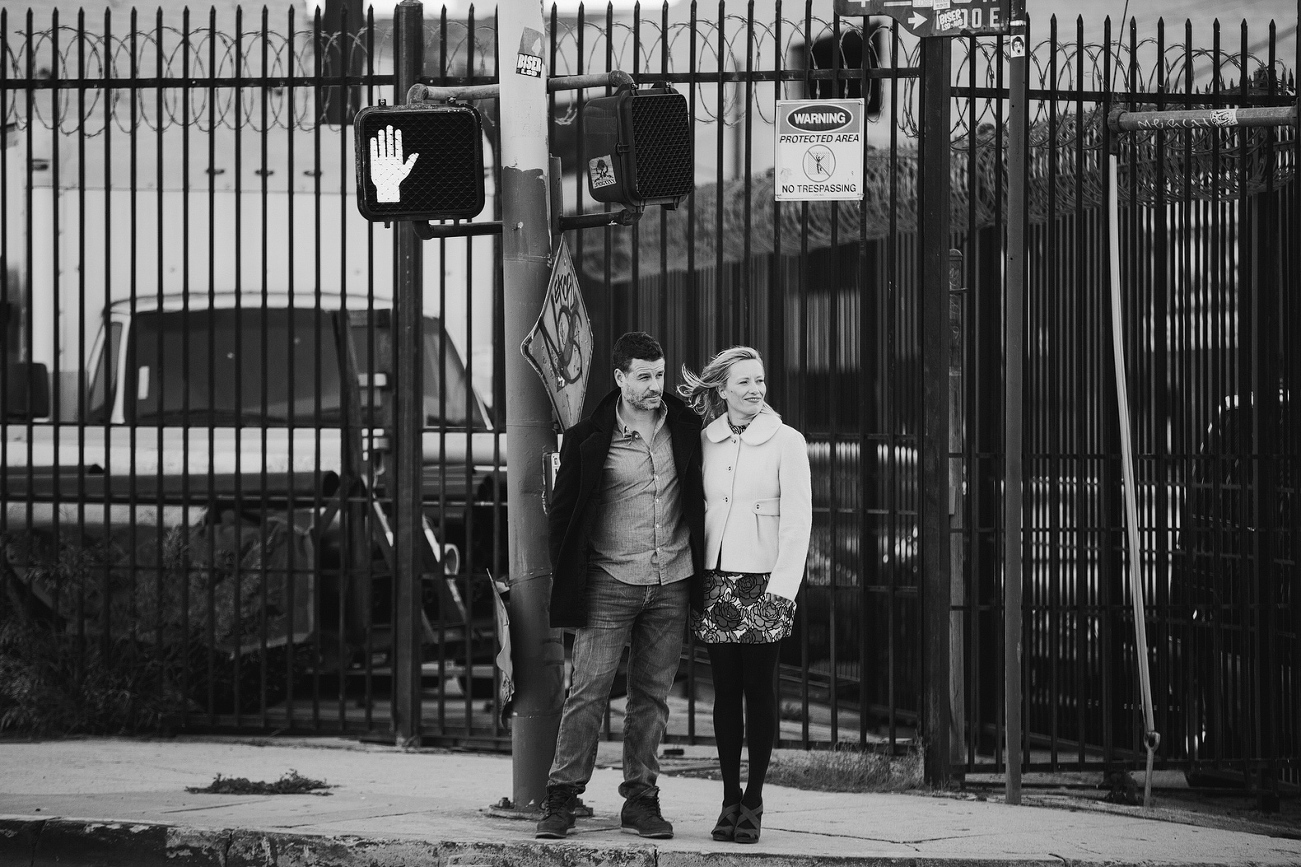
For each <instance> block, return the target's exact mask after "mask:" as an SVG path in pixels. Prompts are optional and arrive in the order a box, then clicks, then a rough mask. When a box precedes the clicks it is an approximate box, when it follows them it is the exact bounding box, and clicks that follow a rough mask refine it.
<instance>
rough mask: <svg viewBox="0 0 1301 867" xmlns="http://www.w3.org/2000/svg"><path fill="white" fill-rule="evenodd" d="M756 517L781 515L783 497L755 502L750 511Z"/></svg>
mask: <svg viewBox="0 0 1301 867" xmlns="http://www.w3.org/2000/svg"><path fill="white" fill-rule="evenodd" d="M750 511H752V512H754V513H755V514H756V515H780V514H781V513H782V509H781V497H768V498H766V499H763V500H755V501H754V506H753V507H752V508H751V509H750Z"/></svg>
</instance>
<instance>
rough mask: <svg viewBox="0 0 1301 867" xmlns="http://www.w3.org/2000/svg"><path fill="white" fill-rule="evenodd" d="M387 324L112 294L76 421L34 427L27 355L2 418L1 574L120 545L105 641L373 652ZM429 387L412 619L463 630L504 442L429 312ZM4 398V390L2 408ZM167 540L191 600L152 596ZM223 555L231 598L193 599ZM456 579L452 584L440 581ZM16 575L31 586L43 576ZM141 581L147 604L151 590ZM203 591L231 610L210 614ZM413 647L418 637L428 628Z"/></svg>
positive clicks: (305, 309)
mask: <svg viewBox="0 0 1301 867" xmlns="http://www.w3.org/2000/svg"><path fill="white" fill-rule="evenodd" d="M341 323H346V328H345V327H341ZM390 333H391V310H390V308H389V305H388V304H387V303H385V302H371V303H369V304H367V303H365V302H357V301H356V299H353V298H347V299H346V301H345V298H344V297H342V296H339V295H333V296H317V295H315V294H306V295H304V294H294V295H290V294H278V293H269V294H268V293H262V292H257V293H216V294H210V295H200V296H195V295H189V296H186V295H181V294H169V295H159V296H150V297H147V298H145V297H137V298H132V299H127V300H120V301H116V302H114V303H111V304H110V305H109V306H108V307H107V308H106V309H105V311H104V315H103V325H102V328H101V331H100V334H99V335H98V337H97V339H96V340H95V342H94V344H93V346H92V348H91V351H90V355H89V364H88V365H87V367H86V371H87V374H86V377H85V390H84V396H83V397H82V398H81V408H82V412H81V413H80V416H81V417H80V418H79V419H78V420H77V421H75V422H67V421H64V422H54V421H50V420H48V419H46V420H42V419H39V418H35V417H34V416H35V414H36V413H38V412H43V411H45V408H44V406H42V404H43V403H45V401H42V400H41V399H40V395H39V394H38V392H39V391H40V387H39V386H40V383H41V378H42V371H41V370H40V369H39V367H40V366H39V365H34V366H32V367H34V368H36V376H35V377H34V378H33V379H34V381H35V383H36V384H37V385H36V387H35V388H34V389H33V394H32V395H22V397H23V398H24V399H23V400H21V401H19V400H17V399H15V400H14V401H11V404H10V407H9V409H8V411H7V413H6V418H5V419H4V420H3V428H4V442H3V465H4V470H3V476H2V480H3V486H4V487H3V491H2V492H0V494H2V496H0V499H2V500H3V506H4V525H3V527H2V528H0V529H3V530H4V531H5V533H4V536H5V551H4V553H5V560H6V561H7V565H8V566H9V568H10V570H11V572H13V573H15V574H17V575H19V576H20V577H21V576H28V577H29V578H30V577H31V576H38V575H49V574H51V571H52V570H49V569H42V568H41V565H40V562H39V560H40V556H41V555H40V553H39V552H41V551H42V550H44V551H45V552H47V555H48V553H49V552H50V551H52V550H55V549H58V548H60V547H64V546H67V545H68V544H69V543H70V542H72V541H74V540H75V541H76V543H77V544H83V543H84V540H87V539H94V540H101V541H102V540H105V539H107V540H109V545H108V546H107V550H110V551H113V552H116V553H115V554H106V555H105V556H108V557H110V559H113V558H115V559H113V564H112V565H111V566H110V567H106V569H107V571H109V572H117V571H120V572H126V571H131V572H133V573H135V577H134V578H133V579H131V580H130V581H129V582H126V584H125V585H124V586H129V588H130V592H129V593H128V594H126V595H129V596H130V602H129V605H128V603H127V602H125V601H122V600H116V599H115V600H112V601H111V602H110V603H109V604H108V608H109V609H110V610H109V611H104V612H102V613H100V615H99V616H100V617H101V618H102V619H105V623H107V622H108V620H110V619H111V620H114V621H118V622H116V623H114V625H113V626H112V628H113V629H114V630H115V631H117V632H118V634H121V633H122V631H124V630H126V629H134V630H137V634H141V633H143V632H147V631H148V630H149V629H150V628H151V627H152V626H153V624H155V623H157V624H159V625H161V626H162V627H163V628H167V627H169V626H171V627H176V628H180V627H181V626H182V625H183V624H186V623H188V624H190V625H191V626H192V625H194V624H197V623H204V624H209V618H212V619H214V620H215V621H216V622H217V626H216V627H214V628H210V629H209V632H210V633H211V637H213V638H215V643H216V644H217V645H218V646H220V647H222V648H224V649H226V650H228V651H233V650H234V648H235V647H239V648H240V649H241V650H243V651H250V650H252V649H254V648H263V649H265V648H266V647H269V646H275V645H281V644H286V643H290V644H292V643H299V642H304V641H307V640H308V639H310V638H312V637H313V636H314V635H315V634H316V633H317V631H318V630H320V631H323V632H325V633H326V634H328V635H330V636H331V638H334V637H336V636H337V635H338V632H339V630H338V629H337V628H335V627H334V624H337V623H341V622H342V623H343V629H342V631H343V632H344V633H346V635H345V638H346V641H345V646H348V647H352V648H357V647H359V646H360V645H361V644H362V643H364V644H365V646H366V647H367V648H369V649H371V651H372V658H373V651H374V649H375V648H376V647H381V648H382V646H383V645H384V643H385V641H386V640H387V639H386V637H385V636H386V634H387V625H386V619H387V618H388V611H389V608H390V605H389V604H388V602H387V589H386V586H387V585H386V582H387V580H388V576H389V575H390V574H391V569H390V568H389V567H388V566H387V565H386V563H385V557H384V543H385V541H386V540H387V541H389V542H391V531H390V529H389V527H388V525H387V523H386V507H385V502H386V498H388V497H390V496H391V493H392V492H391V490H389V488H388V486H387V484H386V479H387V476H386V473H387V468H388V459H387V451H386V449H387V446H388V443H389V430H388V425H389V424H390V419H389V418H388V415H389V408H388V405H389V403H390V400H391V395H392V386H393V377H392V376H391V375H390V374H389V372H388V371H389V367H390V363H391V359H392V342H391V339H390ZM345 334H346V339H344V335H345ZM349 355H351V358H349V357H348V356H349ZM14 369H17V367H16V366H15V368H14ZM350 372H351V374H352V375H353V376H355V377H356V382H357V387H356V388H355V389H350V388H349V387H348V384H349V373H350ZM10 373H13V370H11V371H10ZM423 378H424V406H425V414H426V418H425V421H426V430H425V432H424V434H423V449H424V458H425V468H424V477H423V481H424V486H423V490H424V503H425V514H426V518H427V526H426V528H425V530H426V532H425V534H424V535H425V537H426V538H427V539H428V540H429V541H430V545H429V548H430V551H429V552H428V553H429V562H428V564H427V569H426V571H427V573H429V574H427V576H426V578H427V579H428V580H429V581H430V582H431V586H430V588H429V589H428V590H427V594H426V595H427V606H426V607H427V612H426V613H427V617H428V618H429V620H430V621H431V623H432V624H433V625H437V623H438V622H439V621H440V620H441V621H442V622H444V623H449V622H450V623H456V622H458V621H459V622H460V623H461V624H462V625H468V624H469V622H470V621H471V620H472V619H474V618H475V617H477V616H478V615H480V614H484V613H486V615H487V617H488V618H491V610H492V608H491V604H492V603H491V596H490V595H489V594H490V588H487V587H486V586H483V588H482V589H479V590H476V589H474V588H479V587H481V586H482V585H484V584H485V582H486V574H487V570H489V569H493V570H494V571H504V564H505V558H504V557H502V556H501V553H500V552H502V551H503V550H504V548H505V544H506V534H505V512H504V504H503V500H504V497H505V478H504V467H505V437H504V435H503V434H501V433H498V432H496V431H494V430H493V427H492V420H491V415H490V413H489V411H488V408H487V407H486V405H485V403H484V401H483V400H482V399H481V397H480V395H479V394H478V393H477V392H476V390H475V388H474V386H473V384H472V382H471V380H470V377H469V375H468V372H467V370H466V366H465V364H464V363H463V361H462V359H461V356H460V354H459V352H458V351H457V349H456V347H455V346H454V344H453V343H452V341H451V340H450V339H449V338H448V336H447V333H446V331H445V330H444V328H443V326H442V323H441V322H440V320H439V319H437V318H433V317H427V318H426V320H425V325H424V368H423ZM11 379H12V377H11ZM28 384H30V381H27V382H24V386H25V385H28ZM20 390H22V389H19V388H18V386H14V387H12V388H11V389H10V391H11V392H13V393H14V397H15V398H17V397H19V396H20V395H19V394H18V392H19V391H20ZM28 397H30V398H31V399H30V400H29V399H27V398H28ZM24 407H25V408H26V409H25V410H24ZM350 407H351V409H350ZM350 413H351V415H352V416H353V417H352V418H350V417H349V415H350ZM348 514H352V515H353V516H354V517H355V518H356V520H357V521H359V522H361V523H364V524H365V525H366V526H367V527H368V528H369V529H368V530H366V531H365V533H364V535H363V536H362V537H361V538H362V539H364V540H367V543H368V554H365V555H362V556H358V555H357V553H356V551H355V547H356V546H354V551H353V552H351V553H349V552H348V551H347V550H345V549H346V548H347V543H346V541H345V539H346V537H347V532H348V531H347V528H346V526H345V525H346V524H347V521H346V518H345V516H346V515H348ZM355 538H356V537H354V541H355ZM178 540H179V541H178ZM178 544H180V545H181V546H182V547H183V548H184V550H185V554H186V567H185V569H184V570H182V571H188V572H190V573H192V577H191V582H190V583H191V584H193V585H194V592H192V593H188V594H187V593H178V592H177V591H176V590H175V589H174V588H170V587H169V586H163V585H166V584H168V583H169V582H172V580H173V578H174V573H175V571H176V570H175V569H174V568H171V567H174V566H175V563H174V562H172V561H169V559H168V558H169V556H171V555H173V554H174V552H175V550H176V546H177V545H178ZM494 557H496V558H497V565H494ZM223 558H224V559H223ZM295 558H297V559H296V560H295ZM174 559H175V558H174V557H173V560H174ZM440 561H441V562H440ZM233 562H240V563H244V564H245V574H244V576H242V577H240V576H236V577H235V578H234V580H235V581H236V582H237V583H239V582H242V584H241V589H240V590H239V591H238V592H233V591H232V592H231V593H227V594H223V593H220V592H218V593H216V594H209V593H207V592H205V589H206V584H210V583H212V581H213V580H215V579H214V578H213V574H214V573H215V572H222V574H223V576H225V577H230V576H229V575H227V574H226V573H228V572H231V571H232V569H230V568H225V567H222V565H221V564H223V563H224V564H226V565H227V566H229V565H230V564H231V563H233ZM169 564H170V565H169ZM249 564H252V565H249ZM467 567H468V569H467ZM169 568H170V569H171V571H169ZM223 569H224V571H223ZM54 571H57V570H54ZM233 571H234V572H239V571H240V570H239V568H238V567H235V568H234V569H233ZM196 573H197V574H196ZM458 573H460V574H462V575H463V580H462V581H460V583H459V586H460V588H462V589H458V582H457V581H448V580H447V578H446V576H448V575H452V576H455V575H457V574H458ZM153 574H157V575H159V576H161V577H160V578H159V580H158V581H156V582H155V581H152V580H151V576H152V575H153ZM169 576H170V577H169ZM363 578H369V580H363ZM92 580H94V579H92ZM123 580H125V579H123ZM205 582H206V583H205ZM26 583H27V585H28V586H29V587H33V588H34V589H36V590H38V591H39V590H40V589H41V588H40V586H39V584H40V582H39V581H32V580H28V581H27V582H26ZM179 583H185V582H179ZM155 584H156V585H159V589H158V590H157V592H153V591H151V590H150V589H149V588H150V586H151V585H155ZM363 584H364V585H365V586H362V585H363ZM434 585H437V586H434ZM114 586H116V585H114ZM465 588H470V593H469V596H470V598H469V599H466V598H465V597H466V593H465V592H462V590H463V589H465ZM150 593H153V596H151V595H150ZM59 595H60V593H59V589H58V588H57V587H46V588H45V592H44V596H45V599H46V602H47V603H49V604H50V605H52V606H53V607H54V608H56V609H60V612H59V613H60V614H61V615H62V616H64V617H68V618H71V617H73V613H72V609H71V607H70V606H71V603H70V602H68V601H67V600H68V599H70V598H71V597H72V595H74V594H70V593H63V594H62V595H63V597H64V600H65V601H64V602H63V603H62V604H60V603H58V602H57V601H55V600H57V597H58V596H59ZM213 595H215V597H216V599H217V600H218V601H217V602H216V604H217V605H218V606H222V605H226V602H223V601H222V600H228V601H229V602H231V603H233V605H234V608H235V609H236V610H235V611H234V612H233V613H232V612H230V611H226V610H224V609H223V610H221V611H217V612H215V613H214V612H213V611H212V610H211V606H212V604H213V600H212V598H211V596H213ZM186 596H188V597H189V599H188V601H186V602H182V601H180V600H181V599H183V598H184V597H186ZM92 597H94V598H97V596H96V594H92V596H91V597H84V598H92ZM195 597H199V598H195ZM236 597H238V600H239V601H235V600H236ZM476 597H483V598H482V599H480V598H476ZM484 600H486V603H485V601H484ZM92 601H93V598H92ZM119 603H120V604H121V606H126V607H130V606H135V607H134V608H131V613H132V614H133V615H134V616H132V617H130V619H131V620H132V621H134V623H126V622H121V621H120V620H119V613H118V612H117V610H116V609H117V608H118V607H119ZM82 604H83V606H84V602H83V603H82ZM449 605H450V606H451V607H448V606H449ZM151 606H152V607H151ZM205 606H207V607H205ZM142 609H143V610H142ZM470 609H473V610H470ZM125 610H126V608H125V607H124V608H123V611H124V612H125ZM82 614H83V616H84V610H83V612H82ZM91 614H92V615H95V614H96V612H93V611H92V612H91ZM120 616H121V617H122V618H126V617H127V614H126V613H123V614H121V615H120ZM90 619H91V620H92V621H93V620H94V619H95V617H94V616H92V617H91V618H90ZM209 625H211V624H209ZM105 628H108V627H107V626H106V627H105ZM426 635H427V637H429V638H431V639H432V638H433V635H434V632H433V629H432V627H431V628H428V629H427V630H426ZM146 637H147V636H146ZM325 643H326V644H329V643H330V640H326V642H325Z"/></svg>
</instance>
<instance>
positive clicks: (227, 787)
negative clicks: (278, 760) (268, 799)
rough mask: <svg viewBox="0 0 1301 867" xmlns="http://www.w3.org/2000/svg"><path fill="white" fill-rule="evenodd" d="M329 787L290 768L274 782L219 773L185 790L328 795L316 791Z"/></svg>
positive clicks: (222, 793)
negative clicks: (208, 781)
mask: <svg viewBox="0 0 1301 867" xmlns="http://www.w3.org/2000/svg"><path fill="white" fill-rule="evenodd" d="M328 788H330V784H329V783H327V782H325V781H324V780H313V779H312V778H311V777H304V776H301V775H300V774H299V773H298V771H295V770H290V771H289V773H287V774H285V775H284V776H282V777H281V778H280V779H278V780H276V781H275V782H274V783H263V782H254V781H252V780H249V779H247V778H246V777H223V776H222V775H221V774H217V778H216V779H215V780H213V781H212V782H211V783H209V784H208V785H206V786H202V787H199V786H186V787H185V791H187V792H193V793H194V794H204V795H328V794H330V793H329V792H318V791H316V790H317V789H328Z"/></svg>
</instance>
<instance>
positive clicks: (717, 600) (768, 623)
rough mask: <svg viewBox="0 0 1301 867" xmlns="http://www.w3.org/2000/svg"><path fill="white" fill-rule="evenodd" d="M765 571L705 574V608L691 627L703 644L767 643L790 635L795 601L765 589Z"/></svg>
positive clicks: (692, 614) (711, 571)
mask: <svg viewBox="0 0 1301 867" xmlns="http://www.w3.org/2000/svg"><path fill="white" fill-rule="evenodd" d="M767 588H768V574H767V573H766V572H724V571H721V570H710V571H708V572H706V573H705V610H704V611H703V612H700V613H697V612H695V611H693V612H691V628H692V630H693V631H694V632H695V634H696V638H697V639H699V640H700V641H703V642H704V643H706V644H729V643H730V644H769V643H771V642H773V641H781V640H782V639H783V638H785V637H786V636H788V635H790V634H791V625H792V624H793V623H794V620H795V603H794V602H793V601H792V600H790V599H786V598H784V597H781V596H776V595H774V594H772V593H768V592H767Z"/></svg>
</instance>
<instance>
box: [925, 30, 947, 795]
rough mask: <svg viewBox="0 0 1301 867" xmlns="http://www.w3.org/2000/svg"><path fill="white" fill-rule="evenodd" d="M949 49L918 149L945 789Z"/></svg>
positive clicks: (930, 555)
mask: <svg viewBox="0 0 1301 867" xmlns="http://www.w3.org/2000/svg"><path fill="white" fill-rule="evenodd" d="M950 66H951V61H950V45H949V40H948V38H947V37H927V38H924V39H922V78H923V81H924V82H925V85H924V86H925V92H924V94H923V97H922V116H923V124H924V125H923V128H922V139H921V143H920V146H919V154H920V157H921V165H920V167H919V174H920V177H921V204H920V207H919V208H918V210H919V215H920V218H921V220H922V224H921V227H920V230H919V238H918V240H919V246H920V247H921V251H920V252H921V260H920V263H919V265H920V269H921V281H920V287H919V288H920V302H921V303H920V308H921V315H920V316H919V317H918V320H917V325H918V326H919V328H920V332H921V333H920V337H919V340H920V345H921V349H922V384H921V390H920V395H921V403H922V412H921V415H922V422H923V423H922V428H921V431H922V434H921V436H920V442H919V444H918V445H919V449H918V469H919V470H920V476H919V478H920V483H921V492H920V493H921V497H920V501H919V507H920V511H921V514H920V516H919V517H920V521H919V524H920V530H921V538H920V540H919V546H918V547H919V549H920V552H921V570H922V600H923V603H922V608H923V618H922V624H923V625H922V634H923V636H924V643H925V657H924V659H925V661H924V662H923V672H924V688H923V696H924V700H923V714H922V730H923V731H924V732H925V733H926V747H925V751H926V755H925V765H926V780H927V782H928V783H930V784H931V785H943V784H945V783H947V782H948V779H949V774H950V761H949V758H950V757H949V737H948V727H949V616H950V613H949V612H950V607H951V603H950V600H951V596H952V588H951V587H950V583H951V582H950V575H949V573H950V568H951V563H950V561H949V557H948V550H949V504H948V454H949V432H948V429H949V416H948V391H949V343H948V337H949V329H948V320H949V298H948V288H949V283H948V276H949V268H948V250H949V213H950V210H951V208H950V202H949V194H950V188H949V184H950V180H949V161H950V158H951V154H950V145H949V135H950V133H949V126H950V94H951V87H952V74H951V72H950Z"/></svg>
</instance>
